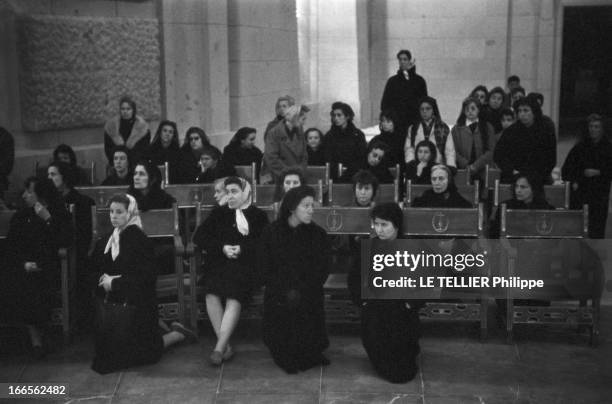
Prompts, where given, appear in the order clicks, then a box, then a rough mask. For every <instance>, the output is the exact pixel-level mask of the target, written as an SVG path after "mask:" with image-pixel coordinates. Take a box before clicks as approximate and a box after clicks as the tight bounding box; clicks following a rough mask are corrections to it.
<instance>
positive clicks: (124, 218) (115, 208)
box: [110, 202, 128, 229]
mask: <svg viewBox="0 0 612 404" xmlns="http://www.w3.org/2000/svg"><path fill="white" fill-rule="evenodd" d="M110 221H111V224H112V225H113V227H115V228H119V229H122V228H124V227H125V225H126V224H127V223H128V210H127V206H125V204H123V203H120V202H113V203H111V205H110Z"/></svg>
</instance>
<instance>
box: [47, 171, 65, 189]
mask: <svg viewBox="0 0 612 404" xmlns="http://www.w3.org/2000/svg"><path fill="white" fill-rule="evenodd" d="M47 177H48V178H49V179H50V180H51V181H53V185H55V188H58V189H59V188H61V187H62V186H63V185H64V177H62V174H60V172H59V170H58V169H57V167H55V166H50V167H49V168H47Z"/></svg>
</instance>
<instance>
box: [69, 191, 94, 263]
mask: <svg viewBox="0 0 612 404" xmlns="http://www.w3.org/2000/svg"><path fill="white" fill-rule="evenodd" d="M64 202H65V203H66V205H70V204H74V209H75V211H74V214H75V215H74V216H75V221H76V229H75V230H76V245H77V255H78V258H79V262H80V263H81V264H83V263H84V262H85V261H84V260H85V259H86V257H87V252H88V250H89V247H90V245H91V226H92V224H91V207H92V206H94V205H95V204H96V203H95V202H94V200H93V199H91V198H90V197H88V196H86V195H83V194H80V193H79V192H78V191H77V190H75V189H71V190H70V192H68V193H67V194H66V195H64ZM79 269H81V268H79Z"/></svg>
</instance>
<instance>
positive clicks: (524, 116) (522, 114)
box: [516, 105, 535, 126]
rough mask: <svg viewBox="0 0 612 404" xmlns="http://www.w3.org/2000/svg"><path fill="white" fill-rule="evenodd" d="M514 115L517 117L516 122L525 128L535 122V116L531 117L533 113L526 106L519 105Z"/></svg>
mask: <svg viewBox="0 0 612 404" xmlns="http://www.w3.org/2000/svg"><path fill="white" fill-rule="evenodd" d="M516 115H517V116H518V120H519V121H521V123H522V124H523V125H525V126H531V125H533V122H534V121H535V116H534V115H533V111H532V110H531V108H530V107H529V106H527V105H521V106H519V107H518V110H517V111H516Z"/></svg>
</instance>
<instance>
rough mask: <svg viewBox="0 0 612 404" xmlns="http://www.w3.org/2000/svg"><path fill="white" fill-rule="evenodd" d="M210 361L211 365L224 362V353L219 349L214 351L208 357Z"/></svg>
mask: <svg viewBox="0 0 612 404" xmlns="http://www.w3.org/2000/svg"><path fill="white" fill-rule="evenodd" d="M208 361H209V362H210V364H211V365H215V366H219V365H221V364H222V363H223V354H222V353H221V352H219V351H212V353H211V354H210V356H209V357H208Z"/></svg>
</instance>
